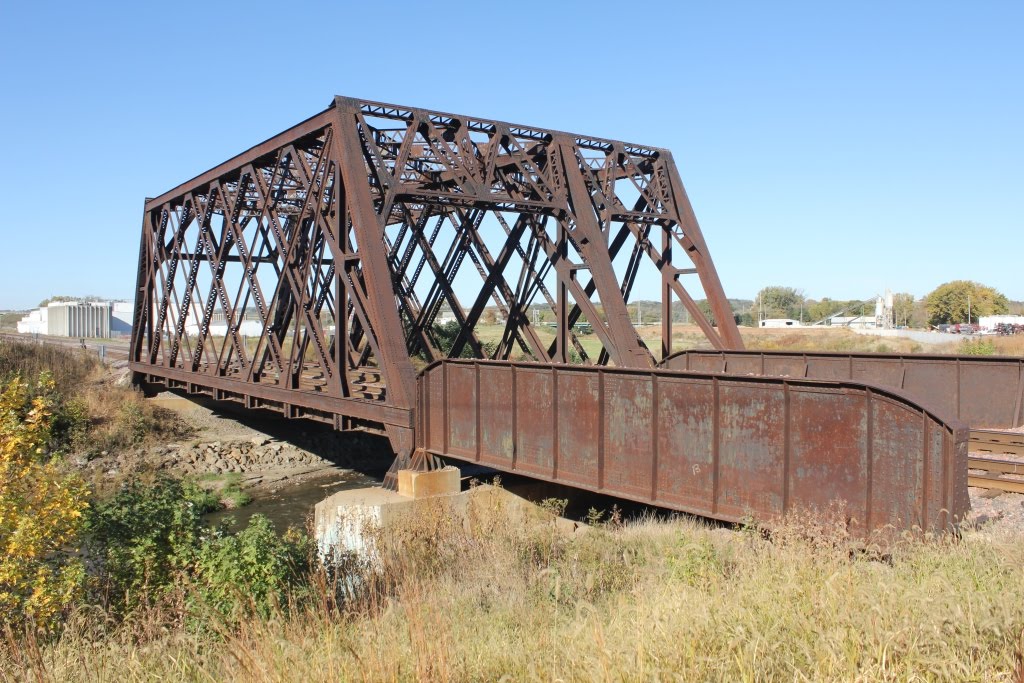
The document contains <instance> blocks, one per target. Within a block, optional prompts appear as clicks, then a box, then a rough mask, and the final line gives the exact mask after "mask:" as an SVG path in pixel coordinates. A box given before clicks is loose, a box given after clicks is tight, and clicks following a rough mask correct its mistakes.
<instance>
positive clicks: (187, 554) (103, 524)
mask: <svg viewBox="0 0 1024 683" xmlns="http://www.w3.org/2000/svg"><path fill="white" fill-rule="evenodd" d="M216 507H217V498H216V496H213V495H211V494H209V493H207V492H206V491H204V490H203V489H201V488H199V487H198V486H196V485H195V484H192V483H188V482H182V481H180V480H178V479H172V478H170V477H166V476H165V477H161V478H159V479H157V481H156V482H155V483H154V484H153V485H152V486H146V485H144V484H142V483H141V482H140V481H138V480H137V479H133V480H131V481H129V482H127V483H126V484H124V485H123V486H122V487H121V489H120V490H119V491H118V492H117V493H116V494H114V496H113V497H111V498H110V499H109V500H107V501H105V502H103V503H101V504H99V505H97V506H96V508H95V510H94V512H93V514H92V515H91V517H90V520H89V531H90V534H89V548H90V550H91V551H92V554H94V555H95V556H96V557H97V559H98V560H99V563H100V579H101V585H100V589H101V591H102V594H103V596H104V597H105V601H106V602H107V604H108V605H109V606H110V607H111V608H113V609H114V610H115V611H120V610H125V611H127V610H130V609H132V608H133V607H136V606H138V605H139V604H141V603H143V602H147V601H149V600H151V599H153V598H156V597H159V595H160V594H161V593H162V592H163V590H164V589H166V588H167V587H169V586H171V585H172V584H173V583H174V581H175V580H176V579H177V578H179V577H180V575H181V573H182V572H183V571H185V570H186V569H188V568H189V566H190V565H191V563H192V562H193V560H194V559H195V557H196V554H197V552H198V550H199V548H200V544H201V541H202V534H203V523H202V515H203V513H205V512H207V511H209V510H212V509H215V508H216Z"/></svg>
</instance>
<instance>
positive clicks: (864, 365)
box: [661, 351, 1024, 429]
mask: <svg viewBox="0 0 1024 683" xmlns="http://www.w3.org/2000/svg"><path fill="white" fill-rule="evenodd" d="M661 365H662V367H664V368H666V369H670V370H689V371H695V372H715V373H724V374H728V375H764V376H769V377H804V378H808V379H826V380H853V381H857V382H871V383H873V384H877V385H881V386H885V387H891V388H893V389H898V390H900V391H901V392H902V393H904V394H906V395H908V396H910V397H912V398H913V399H914V401H915V402H916V403H919V404H920V405H923V406H926V407H928V408H931V409H933V410H936V411H939V413H940V414H942V415H950V416H955V417H957V418H958V419H959V420H961V421H962V422H965V423H966V424H967V425H969V426H970V427H972V428H978V429H1012V428H1014V427H1018V426H1020V425H1021V424H1024V359H1021V358H1013V357H998V356H947V355H937V354H936V355H924V354H909V355H902V354H880V353H853V354H844V353H796V352H787V351H728V352H720V351H682V352H679V353H676V354H673V355H672V356H670V357H668V358H667V359H666V360H664V361H663V362H662V364H661Z"/></svg>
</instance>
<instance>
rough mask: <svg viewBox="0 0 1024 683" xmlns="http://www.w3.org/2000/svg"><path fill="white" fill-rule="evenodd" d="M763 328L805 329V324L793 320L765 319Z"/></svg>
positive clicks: (762, 324) (762, 322) (762, 323)
mask: <svg viewBox="0 0 1024 683" xmlns="http://www.w3.org/2000/svg"><path fill="white" fill-rule="evenodd" d="M761 327H803V323H801V322H800V321H799V320H793V319H792V318H765V319H764V320H762V321H761Z"/></svg>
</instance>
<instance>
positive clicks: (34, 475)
mask: <svg viewBox="0 0 1024 683" xmlns="http://www.w3.org/2000/svg"><path fill="white" fill-rule="evenodd" d="M53 390H54V384H53V379H52V378H50V376H49V375H47V374H45V373H44V374H43V375H42V377H41V378H40V380H39V385H38V387H37V388H36V391H35V394H36V395H35V396H33V395H32V394H33V392H30V390H29V385H28V383H27V382H24V381H22V380H21V379H20V378H18V377H15V378H14V379H12V380H11V381H10V382H8V383H7V385H6V386H4V387H2V388H0V622H6V623H8V624H10V625H13V626H15V627H21V626H23V625H25V624H34V625H35V626H37V627H40V628H46V627H48V626H52V625H53V624H54V623H55V621H56V619H57V617H58V616H59V615H60V613H61V611H62V610H63V609H64V608H66V607H67V606H68V605H70V604H71V603H72V602H73V601H74V600H75V598H76V597H77V596H78V595H79V592H80V590H81V586H82V581H83V578H84V569H83V568H82V563H81V562H80V561H79V560H78V559H76V558H74V557H72V556H71V555H70V553H68V552H67V549H68V548H69V547H73V545H74V544H75V542H76V541H77V538H78V535H79V532H80V531H81V528H82V522H83V517H82V513H83V512H84V511H85V509H86V508H87V507H88V504H87V502H86V499H87V495H88V488H87V487H86V485H85V483H84V482H82V480H81V479H80V478H79V477H78V476H76V475H74V474H67V473H65V472H64V471H62V469H61V468H60V466H59V462H58V461H57V460H55V459H53V458H49V457H47V453H46V450H47V447H48V444H49V441H50V425H51V421H52V407H53V399H52V395H53Z"/></svg>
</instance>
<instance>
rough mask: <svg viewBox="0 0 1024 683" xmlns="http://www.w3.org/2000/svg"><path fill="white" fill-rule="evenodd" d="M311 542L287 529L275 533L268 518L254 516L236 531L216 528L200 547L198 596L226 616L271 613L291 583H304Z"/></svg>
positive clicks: (197, 570) (284, 595) (303, 535)
mask: <svg viewBox="0 0 1024 683" xmlns="http://www.w3.org/2000/svg"><path fill="white" fill-rule="evenodd" d="M311 550H312V546H311V541H310V539H309V537H308V536H306V535H305V534H301V533H299V532H297V531H294V530H289V531H288V532H286V533H285V534H284V536H278V535H277V533H276V532H275V531H274V527H273V525H272V524H271V523H270V520H269V519H267V518H266V517H265V516H263V515H259V514H257V515H253V516H252V518H250V520H249V526H247V527H246V528H245V529H243V530H242V531H240V532H238V533H237V534H227V533H224V532H223V531H222V530H217V531H215V532H214V533H213V534H212V535H211V536H210V537H209V538H208V539H207V540H206V542H205V543H203V545H202V547H201V548H200V550H199V553H198V557H197V560H196V566H195V577H196V585H197V595H198V598H199V600H201V602H202V603H203V604H205V605H206V606H209V607H212V608H213V609H215V610H217V611H218V612H220V613H221V614H223V615H224V616H225V617H239V616H241V615H243V614H249V613H250V612H255V613H257V614H259V615H261V616H264V617H266V616H269V615H270V614H271V611H272V610H273V608H274V607H275V606H276V605H280V604H281V603H283V602H284V601H285V599H286V595H287V591H288V589H289V588H292V587H295V586H298V585H300V584H302V583H303V580H304V579H305V577H306V574H307V572H308V569H309V564H310V557H312V553H311Z"/></svg>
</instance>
